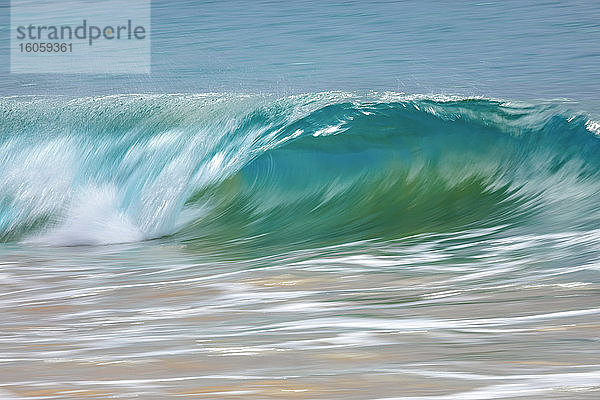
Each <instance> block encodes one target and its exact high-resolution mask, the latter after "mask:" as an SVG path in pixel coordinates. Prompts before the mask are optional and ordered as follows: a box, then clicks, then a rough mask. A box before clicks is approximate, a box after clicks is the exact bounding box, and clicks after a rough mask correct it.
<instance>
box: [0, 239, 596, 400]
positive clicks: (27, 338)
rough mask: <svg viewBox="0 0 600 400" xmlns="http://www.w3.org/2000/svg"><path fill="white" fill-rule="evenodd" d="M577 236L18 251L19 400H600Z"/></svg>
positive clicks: (588, 272) (14, 304) (6, 364)
mask: <svg viewBox="0 0 600 400" xmlns="http://www.w3.org/2000/svg"><path fill="white" fill-rule="evenodd" d="M461 235H462V236H465V237H470V239H469V241H468V244H465V245H457V244H456V238H457V236H461ZM578 237H579V235H578V234H576V233H574V234H573V236H572V237H571V238H570V239H571V240H573V241H577V240H578V239H577V238H578ZM562 242H563V240H562V239H561V240H557V239H556V238H552V237H544V236H543V235H542V236H539V237H530V238H523V240H522V241H521V242H520V245H515V243H511V242H507V241H505V240H498V239H495V238H494V235H493V234H492V235H490V232H471V233H467V232H464V233H462V234H460V235H452V236H440V237H428V238H412V239H406V240H400V241H397V242H390V243H370V242H364V243H353V244H348V245H344V246H335V247H329V248H322V249H313V250H303V251H296V252H292V253H289V254H285V255H278V256H272V257H266V258H260V259H251V260H244V261H224V260H222V261H215V260H211V259H205V258H204V257H203V256H201V255H198V253H197V252H196V251H191V250H190V249H189V248H188V247H187V246H184V245H172V244H165V243H154V244H150V243H148V244H146V245H121V246H109V247H105V248H88V249H86V250H85V251H84V252H82V251H81V249H51V250H48V251H46V252H44V253H43V255H42V253H40V252H39V251H38V254H40V255H38V256H34V255H32V253H33V251H32V249H30V248H27V247H23V246H13V247H11V248H9V249H4V250H3V257H2V259H3V262H2V271H3V272H2V284H1V285H2V296H1V297H0V307H1V310H2V315H3V323H2V328H1V332H0V334H1V336H0V341H1V348H2V351H1V359H0V376H1V378H0V385H1V388H2V390H3V391H4V392H6V393H5V396H4V397H3V398H8V399H10V398H27V399H29V398H40V399H42V398H65V399H67V398H76V399H79V398H108V397H111V398H114V397H119V398H133V397H141V398H171V397H173V398H176V397H179V396H181V397H191V398H339V399H343V398H410V399H413V398H414V399H417V398H419V399H420V398H426V399H495V398H540V397H542V398H556V399H572V398H582V399H584V398H589V399H592V398H596V397H597V395H598V391H599V390H600V387H599V385H598V382H600V380H599V379H600V367H599V366H598V359H599V354H598V352H599V346H598V344H599V343H598V342H599V340H600V338H599V337H598V332H599V329H600V320H599V318H598V314H599V313H600V308H598V301H597V300H598V295H599V290H600V287H599V285H598V281H597V274H598V267H597V264H595V265H594V263H585V262H581V261H580V262H576V261H575V262H574V263H572V262H573V261H574V260H577V259H580V257H581V256H580V255H578V254H570V255H566V254H565V253H564V246H563V245H562ZM540 244H543V245H544V249H545V250H542V249H541V248H540V247H537V246H539V245H540ZM472 247H476V248H478V250H477V251H475V253H476V255H473V254H471V255H469V253H472V250H471V248H472ZM533 247H535V248H537V249H539V250H533ZM582 250H585V248H584V249H582ZM529 252H531V253H533V254H529V255H527V253H529ZM536 253H538V254H536ZM584 254H585V253H584ZM555 257H561V258H562V259H563V262H562V263H561V264H562V265H560V266H555V267H549V268H548V267H547V265H546V264H547V262H548V260H551V259H554V258H555ZM166 260H168V262H167V261H166ZM536 264H537V266H536Z"/></svg>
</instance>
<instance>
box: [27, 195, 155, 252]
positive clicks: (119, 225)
mask: <svg viewBox="0 0 600 400" xmlns="http://www.w3.org/2000/svg"><path fill="white" fill-rule="evenodd" d="M143 239H144V234H143V233H142V231H141V230H140V229H139V228H138V227H137V226H136V225H135V224H134V223H133V222H132V220H131V218H130V217H129V216H127V215H126V214H125V213H124V212H122V211H120V210H119V202H118V197H117V190H116V189H115V188H114V187H111V186H104V187H89V188H87V189H86V190H84V191H82V192H81V194H80V195H79V196H76V197H75V199H74V200H73V201H72V203H71V207H70V208H69V209H68V210H67V213H66V217H65V218H64V220H63V221H62V222H61V223H60V224H59V225H58V226H57V227H55V228H53V229H51V230H50V231H48V232H46V233H44V234H42V235H39V236H36V237H34V238H31V239H30V240H28V241H27V242H29V243H38V244H49V245H57V246H80V245H105V244H113V243H129V242H137V241H140V240H143Z"/></svg>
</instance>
